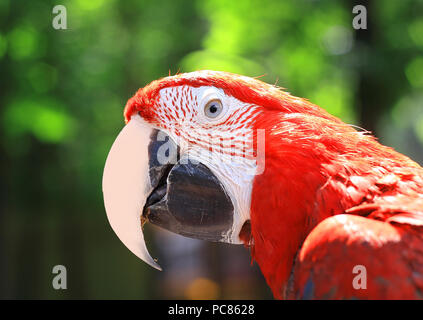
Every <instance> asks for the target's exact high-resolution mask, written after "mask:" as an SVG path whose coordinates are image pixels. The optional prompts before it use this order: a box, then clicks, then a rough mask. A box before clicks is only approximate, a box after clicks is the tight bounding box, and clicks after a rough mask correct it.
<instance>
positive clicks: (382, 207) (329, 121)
mask: <svg viewBox="0 0 423 320" xmlns="http://www.w3.org/2000/svg"><path fill="white" fill-rule="evenodd" d="M124 116H125V120H126V126H125V127H124V128H123V130H122V131H121V133H120V134H119V136H118V138H117V139H116V141H115V143H114V144H113V146H112V149H111V150H110V153H109V156H108V158H107V161H106V165H105V169H104V175H103V193H104V201H105V208H106V212H107V215H108V218H109V221H110V224H111V226H112V228H113V229H114V231H115V232H116V233H117V235H118V236H119V238H120V239H121V241H122V242H123V243H124V244H125V245H126V246H127V247H128V248H129V249H130V250H131V251H132V252H133V253H134V254H136V255H137V256H138V257H140V258H141V259H143V260H144V261H146V262H147V263H149V264H150V265H152V266H154V267H156V268H160V267H159V266H158V264H157V262H156V261H155V260H153V259H152V258H151V256H150V255H149V253H148V250H147V248H146V246H145V243H144V238H143V234H142V225H144V223H145V222H147V221H148V222H151V223H153V224H155V225H158V226H159V227H162V228H165V229H167V230H170V231H173V232H175V233H178V234H181V235H184V236H188V237H193V238H197V239H204V240H209V241H221V242H228V243H234V244H244V245H245V246H247V247H249V248H250V250H251V255H252V259H253V260H255V261H256V262H257V263H258V265H259V267H260V269H261V271H262V273H263V275H264V277H265V279H266V281H267V283H268V285H269V286H270V288H271V289H272V292H273V294H274V296H275V298H277V299H421V298H423V168H422V167H420V166H419V165H418V164H417V163H415V162H413V161H412V160H410V159H409V158H408V157H406V156H404V155H402V154H400V153H398V152H396V151H394V150H393V149H392V148H389V147H386V146H383V145H381V144H380V143H378V142H377V141H376V139H375V138H374V137H373V136H372V135H370V134H369V133H368V132H363V131H357V130H356V129H354V128H353V127H352V126H350V125H347V124H345V123H344V122H342V121H341V120H340V119H338V118H336V117H334V116H332V115H330V114H329V113H328V112H326V111H325V110H323V109H322V108H320V107H318V106H316V105H314V104H312V103H310V102H309V101H307V100H305V99H302V98H298V97H294V96H292V95H290V94H289V93H287V92H285V91H283V90H282V89H281V88H278V87H276V86H273V85H269V84H266V83H264V82H262V81H260V80H258V79H255V78H249V77H245V76H240V75H236V74H231V73H227V72H218V71H197V72H192V73H185V74H178V75H175V76H169V77H166V78H162V79H160V80H156V81H153V82H152V83H150V84H149V85H147V86H145V87H144V88H141V89H140V90H139V91H138V92H137V93H136V94H135V95H134V96H133V97H132V98H131V99H129V101H128V103H127V104H126V107H125V110H124ZM358 276H360V277H361V276H362V277H361V278H360V279H359V280H360V281H356V280H357V278H356V277H358ZM355 281H356V282H357V283H358V287H357V283H354V282H355Z"/></svg>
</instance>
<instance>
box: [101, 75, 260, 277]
mask: <svg viewBox="0 0 423 320" xmlns="http://www.w3.org/2000/svg"><path fill="white" fill-rule="evenodd" d="M252 84H256V85H257V84H260V85H262V83H261V82H259V81H257V80H254V79H251V78H247V77H242V76H237V75H233V74H229V73H224V72H212V71H200V72H193V73H189V74H180V75H177V76H172V77H167V78H164V79H161V80H158V81H154V82H152V83H151V84H149V85H148V86H146V87H145V88H142V89H140V90H139V91H138V92H137V93H136V94H135V96H134V97H132V98H131V99H130V100H129V101H128V103H127V105H126V107H125V111H124V115H125V120H126V126H125V127H124V128H123V130H122V131H121V133H120V134H119V136H118V137H117V139H116V140H115V142H114V144H113V146H112V148H111V150H110V153H109V155H108V158H107V161H106V165H105V168H104V175H103V193H104V202H105V208H106V212H107V216H108V219H109V222H110V224H111V226H112V228H113V230H114V231H115V233H116V234H117V235H118V237H119V238H120V240H121V241H122V242H123V243H124V244H125V245H126V246H127V247H128V248H129V249H130V250H131V251H132V252H133V253H134V254H135V255H137V256H138V257H139V258H141V259H142V260H144V261H145V262H147V263H148V264H150V265H151V266H153V267H155V268H158V269H159V268H160V267H159V266H158V264H157V263H156V262H155V261H154V260H153V259H152V258H151V256H150V254H149V253H148V250H147V248H146V245H145V243H144V239H143V234H142V225H143V224H144V223H145V222H147V221H148V222H150V223H152V224H155V225H157V226H160V227H162V228H165V229H167V230H170V231H172V232H175V233H178V234H181V235H184V236H187V237H192V238H197V239H203V240H209V241H220V242H227V243H234V244H240V243H243V238H242V234H243V233H245V239H247V238H248V237H249V235H248V234H249V220H250V203H251V190H252V181H253V179H254V176H255V175H256V174H259V173H260V171H263V169H264V168H263V166H264V154H262V157H261V158H260V151H263V150H259V149H260V147H263V148H264V145H262V146H260V144H259V142H260V141H258V140H257V139H260V131H259V134H258V135H257V128H256V126H255V120H256V119H257V117H258V116H259V115H260V113H261V112H262V110H261V109H262V107H261V106H260V105H258V104H256V103H254V102H251V101H249V100H247V99H246V97H245V96H243V94H246V93H245V92H244V90H245V89H247V88H249V87H252V86H251V85H252ZM255 94H257V95H260V92H259V88H257V92H256V93H255ZM261 138H263V137H261ZM244 242H245V241H244Z"/></svg>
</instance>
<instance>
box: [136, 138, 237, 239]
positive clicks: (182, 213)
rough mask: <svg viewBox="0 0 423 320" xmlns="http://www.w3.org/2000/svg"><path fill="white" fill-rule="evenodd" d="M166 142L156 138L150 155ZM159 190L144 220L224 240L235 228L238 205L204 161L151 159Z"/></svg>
mask: <svg viewBox="0 0 423 320" xmlns="http://www.w3.org/2000/svg"><path fill="white" fill-rule="evenodd" d="M160 144H163V142H162V141H154V140H152V142H151V146H150V148H149V151H151V153H152V154H150V157H153V158H154V157H155V156H156V155H155V154H154V153H155V152H156V151H157V150H158V149H159V148H160ZM150 180H151V182H152V183H153V182H154V186H155V189H154V190H153V192H152V193H151V194H150V196H149V197H148V198H147V201H146V204H145V206H144V209H143V220H148V221H149V222H151V223H152V224H155V225H157V226H159V227H162V228H164V229H167V230H169V231H172V232H174V233H177V234H180V235H183V236H187V237H191V238H196V239H201V240H208V241H224V240H225V239H227V238H228V236H229V233H230V232H231V230H232V224H233V212H234V207H233V205H232V201H231V200H230V198H229V196H228V195H227V193H226V192H225V189H224V187H223V185H222V184H221V183H220V181H219V180H218V178H217V177H216V176H215V175H214V174H213V173H212V172H211V170H210V169H209V168H207V167H206V166H205V165H203V164H202V163H194V162H192V161H191V160H188V159H187V158H182V159H180V160H179V161H178V162H177V163H176V164H175V165H173V164H166V165H160V164H158V163H157V162H155V161H150Z"/></svg>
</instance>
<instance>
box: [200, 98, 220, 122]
mask: <svg viewBox="0 0 423 320" xmlns="http://www.w3.org/2000/svg"><path fill="white" fill-rule="evenodd" d="M222 110H223V106H222V102H220V100H211V101H209V102H208V103H207V104H206V106H205V107H204V113H205V114H206V116H207V117H208V118H212V119H214V118H216V117H217V116H218V115H220V114H221V113H222Z"/></svg>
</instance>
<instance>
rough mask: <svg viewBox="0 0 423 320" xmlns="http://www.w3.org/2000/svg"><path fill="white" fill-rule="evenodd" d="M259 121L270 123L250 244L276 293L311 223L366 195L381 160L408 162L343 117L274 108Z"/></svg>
mask: <svg viewBox="0 0 423 320" xmlns="http://www.w3.org/2000/svg"><path fill="white" fill-rule="evenodd" d="M281 118H283V120H282V121H281ZM268 119H276V120H278V121H270V120H268ZM259 125H261V128H272V129H270V130H266V129H265V130H266V140H265V147H266V150H265V157H266V158H265V159H266V160H265V170H264V172H263V174H261V175H257V176H256V177H255V179H254V182H253V190H252V198H251V234H250V237H251V238H252V239H250V243H251V246H250V247H251V254H252V258H253V259H254V260H256V261H257V263H258V264H259V266H260V269H261V271H262V273H263V275H264V277H265V278H266V281H267V283H268V284H269V286H270V287H271V289H272V291H273V294H274V296H275V298H279V299H283V298H284V297H285V296H286V294H287V293H288V292H287V290H289V288H288V287H289V285H288V279H289V278H290V274H291V270H293V264H294V261H295V257H296V255H297V253H298V251H299V249H300V248H301V246H302V244H303V242H304V240H305V239H306V237H307V235H308V234H309V233H310V232H311V230H312V229H313V228H314V227H315V226H316V225H317V224H318V223H320V222H321V221H322V220H324V219H326V218H328V217H330V216H333V215H336V214H341V213H344V212H345V210H347V209H348V208H351V207H354V206H356V205H358V204H360V203H362V202H363V201H365V200H366V197H367V200H368V197H369V195H371V193H372V192H371V191H369V190H371V188H372V186H374V185H375V183H376V181H375V177H377V176H378V174H377V172H383V171H384V170H385V171H384V172H385V173H386V172H387V169H386V167H385V168H382V167H381V163H382V161H384V160H383V159H392V161H394V162H395V161H398V162H399V163H402V164H404V161H409V163H410V165H412V163H411V162H412V161H411V160H409V159H408V158H406V157H405V156H402V155H400V154H398V153H396V152H395V151H393V150H392V149H390V148H388V147H384V146H382V145H380V144H379V143H377V142H376V141H375V139H374V138H373V137H371V136H368V135H364V134H362V133H359V132H357V131H355V130H354V129H352V128H351V127H350V126H348V125H346V124H344V123H341V122H339V123H338V122H336V123H335V122H333V121H328V120H327V119H320V118H317V117H312V119H310V116H307V115H304V114H301V115H300V114H297V115H290V117H288V118H287V117H285V116H284V117H281V116H280V115H279V117H278V115H277V114H276V115H268V116H267V117H266V118H264V119H262V122H261V123H260V122H259ZM369 173H370V174H369ZM379 177H380V174H379Z"/></svg>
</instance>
